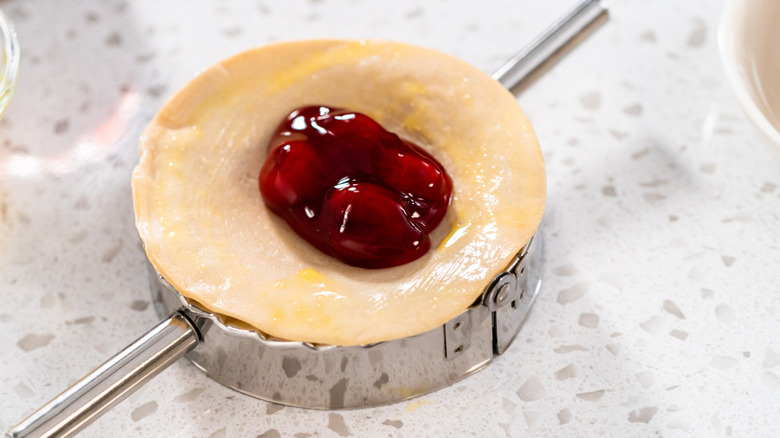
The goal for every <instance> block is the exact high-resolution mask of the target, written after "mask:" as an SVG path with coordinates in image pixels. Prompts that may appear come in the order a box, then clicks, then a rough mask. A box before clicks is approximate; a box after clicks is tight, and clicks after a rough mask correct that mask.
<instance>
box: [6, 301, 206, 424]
mask: <svg viewBox="0 0 780 438" xmlns="http://www.w3.org/2000/svg"><path fill="white" fill-rule="evenodd" d="M198 338H199V335H198V331H197V329H196V328H195V327H194V326H193V324H192V322H191V321H190V320H189V319H188V318H187V317H186V316H184V315H183V314H182V313H181V312H174V313H173V314H172V315H171V316H169V317H168V318H167V319H165V320H164V321H162V322H160V323H159V324H157V325H156V326H154V327H153V328H152V329H151V330H149V331H148V332H146V334H144V335H143V336H141V337H140V338H138V339H137V340H136V341H135V342H133V343H132V344H130V345H129V346H127V347H126V348H125V349H124V350H122V351H120V352H119V353H117V354H116V355H115V356H114V357H112V358H111V359H109V360H107V361H106V362H105V363H103V365H101V366H100V367H98V368H97V369H96V370H94V371H92V372H91V373H89V374H88V375H87V376H85V377H84V378H83V379H81V380H79V381H78V382H76V383H75V384H74V385H73V386H71V387H70V388H68V389H67V390H65V392H63V393H62V394H60V395H58V396H57V397H56V398H55V399H54V400H52V401H50V402H49V403H47V404H46V405H45V406H44V407H42V408H40V409H39V410H38V411H36V412H35V413H34V414H32V415H30V416H29V417H28V418H27V419H25V420H24V421H22V422H21V423H19V424H18V425H17V426H16V427H14V428H13V429H11V430H10V431H9V432H8V434H7V435H6V437H7V438H21V437H30V438H32V437H69V436H73V435H75V434H76V433H78V432H79V431H80V430H81V429H83V428H84V427H86V426H87V425H89V424H90V423H92V422H93V421H95V420H96V419H97V418H98V417H100V416H101V415H102V414H103V413H104V412H105V411H107V410H109V409H111V408H112V407H113V406H114V405H116V404H117V403H119V402H121V401H122V400H124V399H125V398H126V397H127V396H129V395H130V394H132V393H133V392H134V391H135V390H136V389H137V388H138V387H140V386H141V385H143V384H144V383H146V382H147V381H148V380H149V379H151V378H152V377H154V376H156V375H157V374H158V373H159V372H160V371H162V370H164V369H165V368H167V367H168V365H170V364H172V363H174V362H176V360H178V359H179V358H180V357H182V356H184V354H186V353H187V352H188V351H190V350H191V349H192V348H194V347H195V346H196V345H197V344H198V342H199V340H198Z"/></svg>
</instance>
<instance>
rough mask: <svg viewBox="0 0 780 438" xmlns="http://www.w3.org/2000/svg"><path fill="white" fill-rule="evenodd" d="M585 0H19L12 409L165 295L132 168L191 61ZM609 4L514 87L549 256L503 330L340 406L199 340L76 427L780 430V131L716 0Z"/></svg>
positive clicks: (521, 22)
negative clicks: (219, 362) (255, 389)
mask: <svg viewBox="0 0 780 438" xmlns="http://www.w3.org/2000/svg"><path fill="white" fill-rule="evenodd" d="M571 3H572V0H555V1H544V2H542V1H532V0H522V1H517V0H512V1H509V0H507V1H480V2H471V1H436V2H434V1H431V2H417V1H413V0H404V1H398V0H397V1H393V2H368V1H365V2H357V1H307V2H304V1H287V2H272V1H262V0H258V1H183V0H180V1H159V0H157V1H152V0H144V1H133V2H130V1H86V0H84V1H67V2H51V1H44V0H40V1H38V0H26V1H21V0H19V1H1V2H0V7H2V9H3V10H4V11H5V12H6V13H7V14H8V15H9V16H10V18H11V19H12V20H13V21H14V23H15V25H16V28H17V31H18V34H19V39H20V42H21V46H22V52H23V60H22V72H21V78H20V81H19V86H18V89H17V93H16V97H15V98H14V101H13V102H12V103H11V106H10V108H9V111H8V113H7V114H6V116H5V118H3V119H2V121H0V303H2V304H0V429H1V430H7V429H8V428H10V427H11V426H13V425H14V424H16V422H18V421H19V420H21V419H22V418H23V417H25V416H26V415H28V414H30V413H31V412H32V411H33V410H35V409H36V408H37V407H38V406H40V405H42V404H43V403H45V402H46V401H48V400H49V399H50V398H51V397H53V396H54V395H56V394H57V393H59V392H60V391H61V390H62V389H64V388H65V387H66V386H68V385H69V384H71V383H73V382H74V381H75V380H76V379H77V378H79V377H81V376H82V375H83V374H85V373H86V372H87V371H89V370H90V369H91V368H92V367H94V366H96V365H98V364H99V363H100V362H101V361H102V360H104V359H105V358H107V357H109V356H110V355H111V354H113V353H114V352H116V351H118V350H119V349H120V348H122V347H123V346H124V345H125V344H127V343H128V342H129V341H131V340H133V339H134V338H135V337H136V336H138V335H139V334H141V333H142V332H144V331H145V330H146V329H147V328H148V327H150V326H151V325H153V324H154V323H155V322H156V321H157V317H156V316H155V313H154V311H153V310H152V308H151V307H150V295H149V292H148V286H147V277H146V272H145V261H144V256H143V253H142V251H141V248H140V246H139V243H138V239H137V234H136V232H135V229H134V224H133V212H132V205H131V193H130V172H131V170H132V168H133V166H134V165H135V163H136V161H137V148H136V143H137V140H138V136H139V134H140V132H141V129H142V128H143V126H144V125H145V123H146V122H147V121H148V120H149V119H150V118H151V117H152V116H153V115H154V113H155V112H156V110H157V109H158V108H159V107H160V106H161V104H162V103H163V102H164V101H165V99H166V98H168V97H169V96H171V94H172V93H173V92H174V91H175V90H176V89H177V88H179V87H181V86H182V85H183V84H184V83H185V82H186V81H187V80H189V79H190V78H191V77H192V76H193V75H194V74H195V73H196V72H198V71H199V70H201V69H202V68H204V67H205V66H208V65H209V64H211V63H213V62H215V61H217V60H219V59H221V58H224V57H226V56H229V55H231V54H233V53H236V52H238V51H241V50H243V49H247V48H250V47H253V46H257V45H261V44H264V43H267V42H270V41H278V40H288V39H298V38H311V37H348V38H375V37H379V38H387V39H394V40H400V41H406V42H410V43H414V44H418V45H423V46H429V47H434V48H437V49H440V50H442V51H445V52H448V53H451V54H454V55H456V56H459V57H461V58H463V59H465V60H466V61H469V62H471V63H472V64H474V65H476V66H477V67H479V68H481V69H484V70H485V71H492V70H494V69H495V68H497V67H498V66H499V65H500V64H501V63H502V62H503V61H504V60H505V59H507V58H509V57H510V56H511V55H513V54H514V53H515V52H516V51H517V50H518V49H519V48H520V47H521V46H522V45H523V44H524V43H525V42H527V41H529V40H530V39H531V38H532V37H533V36H534V35H535V34H537V33H538V32H539V31H541V30H542V29H543V28H544V27H545V26H546V25H547V24H548V23H549V22H551V21H552V20H553V19H554V18H556V17H557V16H558V15H559V14H560V13H561V12H563V11H564V10H565V9H567V8H568V7H569V6H570V5H571ZM610 6H611V10H612V14H611V19H610V21H609V23H607V24H606V25H605V26H604V27H603V28H601V29H600V30H599V31H597V32H596V33H595V34H594V35H593V36H592V37H591V38H590V39H588V40H587V41H585V42H584V43H583V44H582V45H581V46H580V47H578V48H577V49H576V50H575V51H573V52H572V53H571V54H570V55H569V56H568V57H566V58H565V59H563V60H562V61H561V62H560V63H559V64H558V65H557V66H555V68H554V69H553V70H551V71H550V72H548V73H547V74H546V75H545V76H544V77H542V78H541V79H540V80H539V81H538V82H536V83H535V84H534V85H533V87H531V88H530V89H529V90H527V91H526V92H525V93H524V94H523V95H522V96H520V98H519V100H520V102H521V104H522V105H523V107H524V108H525V110H526V111H527V113H528V114H529V115H530V117H531V119H532V120H533V121H534V124H535V126H536V129H537V133H538V136H539V138H540V141H541V143H542V146H543V150H544V153H545V156H546V160H547V166H548V167H547V168H548V175H549V207H548V210H547V215H546V226H545V228H544V235H545V238H546V243H547V248H546V259H547V262H546V266H545V268H544V272H543V276H544V280H545V282H544V285H543V288H542V292H541V294H540V297H539V299H538V301H537V304H536V306H535V308H534V309H533V311H532V314H531V316H530V318H529V319H528V321H527V323H526V325H525V326H524V328H523V330H522V332H521V334H520V335H519V336H518V338H517V339H516V341H515V343H514V344H513V345H512V347H511V348H510V350H509V351H508V352H507V353H506V354H505V355H504V356H502V357H500V358H498V360H496V361H495V362H494V363H493V364H492V365H491V366H489V367H488V368H487V369H485V370H483V371H481V372H480V373H478V374H476V375H474V376H472V377H470V378H468V379H466V380H464V381H462V382H460V383H458V384H456V385H454V386H452V387H449V388H446V389H443V390H440V391H438V392H435V393H432V394H428V395H425V396H422V397H420V398H417V399H414V400H412V401H408V402H403V403H397V404H394V405H390V406H386V407H381V408H371V409H360V410H352V411H333V412H327V411H310V410H304V409H296V408H289V407H283V406H279V405H274V404H270V403H266V402H263V401H259V400H255V399H252V398H250V397H247V396H244V395H241V394H238V393H236V392H234V391H231V390H229V389H227V388H224V387H222V386H220V385H219V384H217V383H215V382H213V381H211V380H210V379H209V378H207V377H206V376H205V375H203V374H202V373H201V372H200V371H198V370H197V369H195V367H194V366H192V365H190V364H189V363H188V362H186V361H180V362H178V363H176V364H175V365H173V366H172V367H171V368H170V369H169V370H167V371H165V372H164V373H163V374H161V375H160V376H158V377H157V378H155V379H154V380H153V381H152V382H151V383H149V384H148V385H147V386H145V387H144V388H142V389H141V390H140V391H139V392H137V393H136V394H134V395H132V396H131V397H130V398H129V399H128V400H126V401H125V402H123V403H122V404H120V405H119V406H117V407H115V408H114V409H113V410H112V411H111V412H109V413H108V414H106V415H105V416H104V417H103V418H101V419H100V420H98V421H97V422H96V423H95V424H93V425H92V426H90V427H89V428H88V429H86V430H85V431H84V433H83V435H82V436H85V437H106V436H127V437H136V436H137V437H150V436H168V437H211V438H218V437H257V436H260V437H280V436H285V437H286V436H293V437H298V438H303V437H311V436H318V437H320V436H321V437H339V436H342V437H343V436H393V437H400V436H408V437H417V436H480V437H482V436H496V437H501V436H527V435H534V436H556V437H557V436H617V437H623V436H668V437H675V436H696V437H704V436H706V437H716V436H750V437H776V436H780V280H779V278H780V238H779V237H778V236H780V232H779V231H780V146H777V145H774V146H773V145H771V144H769V143H768V142H767V141H766V140H765V139H764V138H763V137H761V135H760V134H759V133H758V132H757V131H756V130H755V129H754V127H753V126H752V125H751V123H750V122H749V121H748V120H747V119H746V118H745V116H744V115H743V113H742V111H741V110H740V108H739V107H738V106H737V103H736V100H735V98H734V96H733V94H732V92H731V90H730V89H729V86H728V84H727V82H726V80H725V77H724V74H723V71H722V68H721V64H720V59H719V56H718V51H717V38H716V29H717V21H718V16H719V13H720V8H721V4H720V2H719V1H713V0H698V1H693V0H686V1H678V0H657V1H640V0H613V1H612V2H611V5H610Z"/></svg>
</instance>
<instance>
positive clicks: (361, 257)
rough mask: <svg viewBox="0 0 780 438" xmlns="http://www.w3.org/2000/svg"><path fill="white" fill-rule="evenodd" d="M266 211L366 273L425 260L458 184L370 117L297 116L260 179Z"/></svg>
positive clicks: (276, 138)
mask: <svg viewBox="0 0 780 438" xmlns="http://www.w3.org/2000/svg"><path fill="white" fill-rule="evenodd" d="M259 180H260V191H261V193H262V195H263V199H264V200H265V203H266V205H268V207H269V208H270V209H271V210H272V211H273V212H274V213H276V214H277V215H279V216H280V217H281V218H282V219H284V220H285V222H287V224H288V225H290V227H292V229H293V230H294V231H295V232H296V233H297V234H298V235H299V236H301V237H302V238H303V239H305V240H306V241H307V242H309V243H311V244H312V245H313V246H314V247H316V248H317V249H319V250H320V251H322V252H323V253H325V254H329V255H331V256H333V257H335V258H337V259H339V260H341V261H342V262H344V263H347V264H349V265H352V266H358V267H361V268H388V267H392V266H398V265H402V264H405V263H409V262H411V261H413V260H416V259H418V258H420V257H421V256H422V255H424V254H425V253H426V252H428V250H429V249H430V247H431V242H430V237H429V234H430V232H431V231H433V229H435V228H436V226H437V225H439V223H440V222H441V220H442V219H443V218H444V214H445V213H446V211H447V206H448V204H449V200H450V196H451V194H452V182H451V180H450V178H449V176H448V175H447V173H446V172H445V170H444V169H443V168H442V165H441V164H439V163H438V162H437V161H436V159H434V158H433V157H432V156H430V155H429V154H428V153H427V152H425V150H423V149H421V148H420V147H419V146H415V145H414V144H411V143H409V142H406V141H403V140H401V139H400V138H399V137H398V136H397V135H395V134H393V133H390V132H388V131H386V130H385V129H384V128H382V126H380V125H379V124H378V123H377V122H375V121H374V120H372V119H371V118H370V117H368V116H366V115H365V114H360V113H357V112H352V111H347V110H344V109H339V108H329V107H327V106H321V105H317V106H309V107H304V108H299V109H297V110H295V111H293V112H292V113H291V114H290V115H289V116H287V118H286V119H285V120H284V121H283V122H282V123H281V124H280V125H279V127H278V128H277V129H276V132H275V134H274V135H273V137H271V142H270V144H269V154H268V158H267V159H266V161H265V164H264V165H263V168H262V170H261V171H260V178H259Z"/></svg>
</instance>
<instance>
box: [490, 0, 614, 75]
mask: <svg viewBox="0 0 780 438" xmlns="http://www.w3.org/2000/svg"><path fill="white" fill-rule="evenodd" d="M606 12H607V7H606V6H605V5H604V4H603V3H602V2H601V1H600V0H585V1H583V2H581V3H580V4H578V5H577V6H575V7H573V8H572V9H570V10H569V11H568V12H566V13H565V14H564V15H563V16H562V17H561V18H560V19H558V21H556V22H555V23H553V24H552V25H551V26H550V27H548V28H547V29H546V30H545V31H544V32H543V33H542V34H540V35H539V36H538V37H536V39H534V40H533V41H531V43H530V44H528V45H527V46H525V47H524V48H523V49H522V50H520V52H518V53H517V54H516V55H515V56H513V57H512V59H510V60H509V61H507V62H506V63H505V64H504V65H502V66H501V67H500V68H499V69H498V70H496V72H495V73H493V75H492V76H493V79H495V80H497V81H498V82H501V85H503V86H504V87H506V88H507V89H508V90H514V89H516V88H518V87H520V86H522V85H523V83H524V82H525V81H526V80H527V79H528V78H529V77H530V76H531V74H532V73H534V72H535V71H536V70H537V69H539V67H541V66H542V65H544V64H545V63H546V62H548V61H549V60H551V59H553V58H554V57H555V55H556V53H558V52H559V51H560V50H562V49H563V48H564V47H566V46H567V45H568V44H569V43H570V42H572V41H573V40H574V38H575V37H577V36H578V35H580V34H581V33H582V32H583V31H584V30H586V29H588V28H589V27H590V26H591V25H593V24H594V23H596V22H597V21H598V20H599V19H600V18H601V17H602V16H603V14H604V13H606Z"/></svg>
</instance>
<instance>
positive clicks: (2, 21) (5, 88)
mask: <svg viewBox="0 0 780 438" xmlns="http://www.w3.org/2000/svg"><path fill="white" fill-rule="evenodd" d="M0 34H1V35H2V36H3V53H2V54H0V56H5V62H3V71H2V80H0V115H2V113H3V112H4V111H5V109H6V108H7V106H8V104H9V103H10V101H11V98H12V97H13V95H14V91H15V90H16V81H17V80H18V78H19V65H20V60H21V52H20V51H19V39H18V38H17V36H16V30H15V29H14V26H13V24H11V21H10V20H8V17H7V16H6V15H5V14H4V13H3V11H1V10H0Z"/></svg>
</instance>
